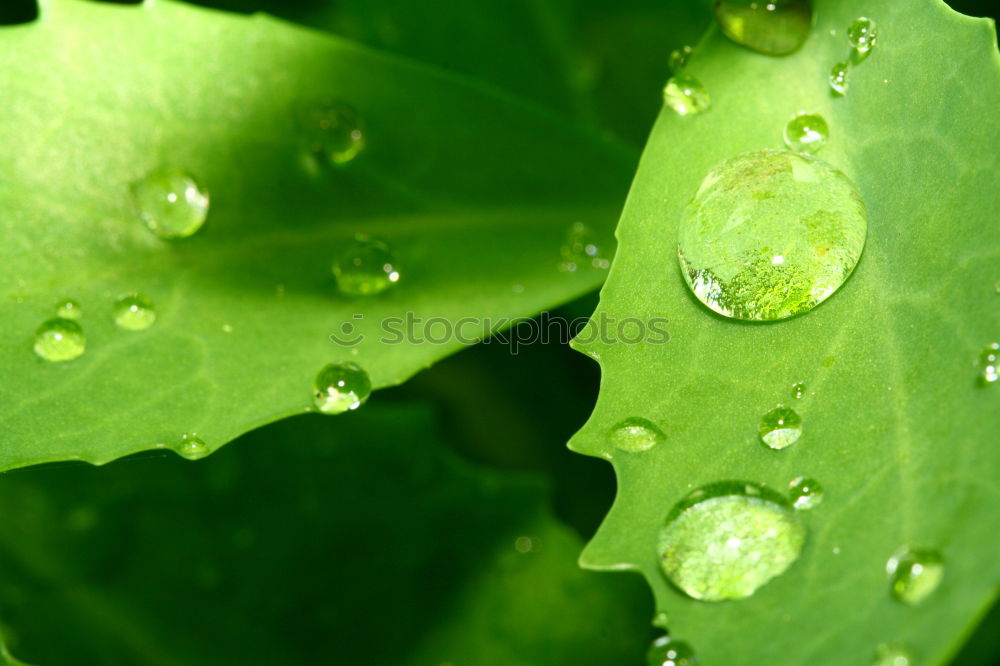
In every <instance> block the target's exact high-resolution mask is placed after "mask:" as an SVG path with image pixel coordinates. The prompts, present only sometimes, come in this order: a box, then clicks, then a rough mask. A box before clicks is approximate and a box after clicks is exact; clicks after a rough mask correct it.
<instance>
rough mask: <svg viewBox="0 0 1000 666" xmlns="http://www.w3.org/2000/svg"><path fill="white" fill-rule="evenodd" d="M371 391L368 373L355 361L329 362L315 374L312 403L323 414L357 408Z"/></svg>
mask: <svg viewBox="0 0 1000 666" xmlns="http://www.w3.org/2000/svg"><path fill="white" fill-rule="evenodd" d="M371 392H372V382H371V379H370V378H369V377H368V373H367V372H365V371H364V369H362V368H361V366H359V365H357V364H356V363H349V362H348V363H331V364H330V365H328V366H326V367H325V368H323V369H322V370H320V372H319V374H318V375H316V381H315V383H314V385H313V404H315V405H316V409H318V410H319V411H321V412H322V413H324V414H340V413H342V412H346V411H348V410H351V409H357V408H358V407H360V406H361V405H362V404H364V402H365V400H367V399H368V396H369V395H371Z"/></svg>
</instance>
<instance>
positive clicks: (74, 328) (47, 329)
mask: <svg viewBox="0 0 1000 666" xmlns="http://www.w3.org/2000/svg"><path fill="white" fill-rule="evenodd" d="M86 348H87V338H86V336H84V334H83V329H82V328H80V324H78V323H76V322H75V321H73V320H72V319H65V318H63V317H56V318H55V319H49V320H48V321H46V322H45V323H44V324H42V325H41V326H39V327H38V330H37V331H36V332H35V353H36V354H38V356H39V357H41V358H43V359H45V360H46V361H52V362H58V361H72V360H73V359H74V358H77V357H79V356H80V355H81V354H83V352H84V351H85V350H86Z"/></svg>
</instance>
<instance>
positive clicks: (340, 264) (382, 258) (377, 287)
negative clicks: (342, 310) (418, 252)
mask: <svg viewBox="0 0 1000 666" xmlns="http://www.w3.org/2000/svg"><path fill="white" fill-rule="evenodd" d="M333 275H334V277H336V278H337V289H339V290H340V293H342V294H344V295H347V296H371V295H374V294H378V293H381V292H383V291H385V290H386V289H388V288H389V287H391V286H393V285H394V284H396V283H397V282H399V277H400V274H399V263H398V261H397V260H396V255H395V253H394V252H393V251H392V249H391V248H390V247H389V246H388V245H387V244H386V243H384V242H382V241H380V240H376V239H373V238H369V237H368V236H365V235H363V234H358V235H357V236H355V238H354V240H353V241H352V242H351V244H350V245H349V246H348V247H347V248H346V249H345V250H344V251H343V252H341V254H340V256H338V257H337V259H336V260H335V261H334V262H333Z"/></svg>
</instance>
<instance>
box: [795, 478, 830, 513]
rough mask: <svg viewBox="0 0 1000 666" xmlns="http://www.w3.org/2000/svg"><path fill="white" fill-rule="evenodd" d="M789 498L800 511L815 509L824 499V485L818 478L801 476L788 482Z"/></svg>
mask: <svg viewBox="0 0 1000 666" xmlns="http://www.w3.org/2000/svg"><path fill="white" fill-rule="evenodd" d="M788 498H789V500H791V502H792V506H793V507H795V508H796V509H799V510H800V511H801V510H806V509H813V508H815V507H817V506H819V503H820V502H822V501H823V486H822V485H820V482H819V481H817V480H816V479H810V478H808V477H805V476H800V477H799V478H797V479H792V481H791V482H790V483H789V484H788Z"/></svg>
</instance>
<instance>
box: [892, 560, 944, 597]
mask: <svg viewBox="0 0 1000 666" xmlns="http://www.w3.org/2000/svg"><path fill="white" fill-rule="evenodd" d="M885 571H886V573H887V574H889V584H890V590H891V591H892V596H894V597H895V598H896V599H898V600H899V601H902V602H903V603H905V604H909V605H911V606H915V605H916V604H919V603H920V602H922V601H923V600H924V599H926V598H927V597H929V596H930V595H931V594H932V593H933V592H934V590H936V589H937V588H938V585H940V583H941V577H942V576H943V575H944V558H943V557H941V553H939V552H938V551H936V550H931V549H927V548H904V549H902V550H901V551H899V552H898V553H896V554H895V555H893V556H892V557H890V558H889V561H888V562H886V564H885Z"/></svg>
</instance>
